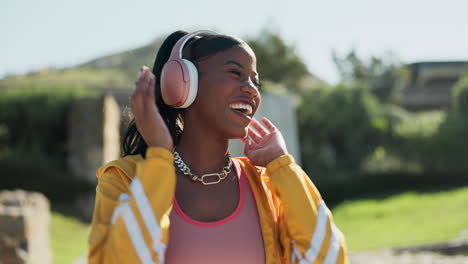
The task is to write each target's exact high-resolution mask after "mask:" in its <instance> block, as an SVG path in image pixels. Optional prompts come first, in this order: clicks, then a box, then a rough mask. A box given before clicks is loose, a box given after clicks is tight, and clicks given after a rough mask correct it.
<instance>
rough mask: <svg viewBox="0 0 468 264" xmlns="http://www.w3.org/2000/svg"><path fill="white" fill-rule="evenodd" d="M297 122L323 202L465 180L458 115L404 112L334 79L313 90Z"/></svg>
mask: <svg viewBox="0 0 468 264" xmlns="http://www.w3.org/2000/svg"><path fill="white" fill-rule="evenodd" d="M298 120H299V134H300V140H301V155H302V156H301V159H302V161H303V168H304V170H305V171H306V172H307V173H308V175H309V176H310V177H311V179H312V180H313V181H314V183H315V184H316V185H317V186H318V188H319V189H320V191H321V193H322V195H324V196H325V197H326V198H327V199H328V200H332V201H333V200H335V201H336V200H342V199H346V198H349V197H353V196H356V195H365V194H369V193H377V192H385V191H388V190H391V189H414V188H416V189H418V188H427V187H433V186H454V185H460V184H468V163H466V161H465V159H466V157H467V156H468V141H467V140H464V138H466V135H468V122H466V115H464V114H462V113H457V112H453V113H445V112H442V111H434V112H425V113H409V112H407V111H405V110H404V109H402V108H400V107H399V106H396V105H383V104H380V103H378V101H377V100H376V98H375V97H374V96H373V95H372V94H370V92H369V91H368V89H367V87H366V86H364V85H355V86H349V85H338V86H337V87H324V88H322V89H314V90H311V91H310V92H309V93H308V94H307V95H306V96H305V97H304V98H302V103H301V104H300V106H299V108H298Z"/></svg>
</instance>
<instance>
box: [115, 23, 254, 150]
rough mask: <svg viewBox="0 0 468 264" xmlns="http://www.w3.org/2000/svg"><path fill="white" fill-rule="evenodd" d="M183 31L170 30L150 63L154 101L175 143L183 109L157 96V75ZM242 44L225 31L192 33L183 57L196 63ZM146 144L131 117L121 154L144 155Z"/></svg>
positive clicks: (158, 79)
mask: <svg viewBox="0 0 468 264" xmlns="http://www.w3.org/2000/svg"><path fill="white" fill-rule="evenodd" d="M187 34H188V33H187V32H185V31H176V32H174V33H172V34H170V35H169V36H168V37H167V38H166V39H165V40H164V42H163V43H162V45H161V47H160V48H159V51H158V54H157V55H156V59H155V61H154V66H153V74H154V76H155V77H156V87H155V89H156V90H155V95H156V98H155V100H156V102H155V103H156V105H157V106H158V109H159V112H160V113H161V116H162V118H163V120H164V122H165V123H166V125H167V127H168V129H169V132H170V133H171V137H172V140H173V141H174V144H175V145H177V144H178V142H179V140H180V136H181V135H182V131H183V125H184V113H185V110H184V109H180V108H173V107H170V106H168V105H166V104H165V103H164V101H163V99H162V97H161V87H160V79H161V78H160V77H161V72H162V68H163V66H164V64H165V63H166V62H167V60H168V59H169V56H170V55H171V51H172V48H173V47H174V45H175V44H176V42H177V41H178V40H179V39H181V38H182V37H183V36H185V35H187ZM242 45H247V44H245V42H244V41H242V40H240V39H237V38H234V37H231V36H226V35H213V36H204V37H195V38H191V39H190V40H189V41H188V42H187V43H186V45H185V47H184V50H183V57H184V58H187V59H189V60H190V61H192V62H193V63H194V64H195V65H196V62H197V61H199V60H201V59H203V58H206V57H208V56H211V55H214V54H216V53H218V52H221V51H225V50H228V49H230V48H232V47H234V46H242ZM147 148H148V145H147V144H146V142H145V141H144V140H143V137H142V136H141V135H140V132H139V131H138V129H137V127H136V123H135V119H132V120H131V121H130V123H129V125H128V129H127V133H126V134H125V137H124V139H123V143H122V150H123V156H127V155H137V154H140V155H142V156H143V157H145V153H146V149H147Z"/></svg>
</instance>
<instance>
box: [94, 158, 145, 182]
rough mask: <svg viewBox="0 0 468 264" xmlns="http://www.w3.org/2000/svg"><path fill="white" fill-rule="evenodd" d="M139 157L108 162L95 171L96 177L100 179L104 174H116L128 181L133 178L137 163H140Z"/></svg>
mask: <svg viewBox="0 0 468 264" xmlns="http://www.w3.org/2000/svg"><path fill="white" fill-rule="evenodd" d="M142 160H143V157H142V156H141V155H139V154H138V155H128V156H125V157H122V158H119V159H117V160H113V161H110V162H108V163H106V164H104V165H103V166H101V167H100V168H98V169H97V170H96V177H97V178H98V179H101V178H102V177H103V176H104V175H105V174H106V173H107V174H115V173H118V174H120V175H122V176H125V177H127V178H129V179H130V180H131V179H133V177H135V174H136V166H137V163H138V162H140V161H142Z"/></svg>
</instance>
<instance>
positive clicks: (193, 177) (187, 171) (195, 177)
mask: <svg viewBox="0 0 468 264" xmlns="http://www.w3.org/2000/svg"><path fill="white" fill-rule="evenodd" d="M226 163H227V164H226V166H224V168H223V169H222V170H221V172H220V173H208V174H203V175H202V176H198V175H195V174H193V173H192V172H191V171H190V168H189V167H188V166H187V164H185V162H184V161H183V160H182V158H181V157H180V155H179V153H177V151H174V164H175V165H176V166H177V167H178V168H179V170H180V171H181V172H182V173H183V174H184V175H187V176H189V177H190V179H191V180H192V181H199V182H201V183H203V185H212V184H217V183H219V182H221V181H222V180H224V179H226V177H227V176H228V175H229V173H230V172H231V166H232V161H231V154H229V153H228V155H227V157H226ZM214 177H216V178H217V179H215V180H213V181H208V179H210V178H214Z"/></svg>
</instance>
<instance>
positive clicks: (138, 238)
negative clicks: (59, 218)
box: [88, 148, 176, 264]
mask: <svg viewBox="0 0 468 264" xmlns="http://www.w3.org/2000/svg"><path fill="white" fill-rule="evenodd" d="M128 181H130V180H129V179H128ZM175 183H176V178H175V169H174V165H173V155H172V153H171V152H170V151H168V150H166V149H164V148H148V150H147V152H146V159H145V160H143V161H141V162H138V163H137V165H136V177H134V178H133V180H132V181H131V184H130V187H129V188H127V187H125V186H128V185H127V184H125V183H124V181H123V180H122V175H121V171H120V170H119V169H117V168H115V167H111V168H109V169H107V170H106V172H105V173H104V175H103V176H102V177H100V180H99V183H98V186H97V188H96V207H95V211H94V215H93V222H92V228H91V233H90V236H89V246H90V249H89V252H88V263H90V264H94V263H163V262H164V254H165V250H166V245H167V242H168V235H169V213H170V211H171V209H172V199H173V196H174V192H175Z"/></svg>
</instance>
